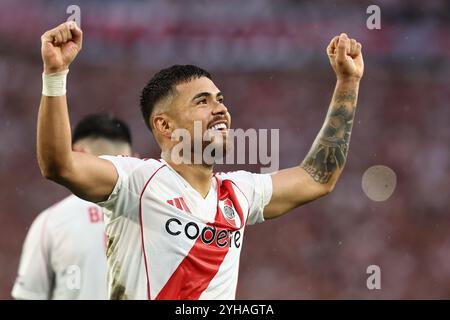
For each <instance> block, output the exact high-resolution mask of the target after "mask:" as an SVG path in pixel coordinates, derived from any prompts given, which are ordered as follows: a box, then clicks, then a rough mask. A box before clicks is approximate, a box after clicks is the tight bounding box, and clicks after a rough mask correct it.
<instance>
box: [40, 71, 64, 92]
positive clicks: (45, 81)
mask: <svg viewBox="0 0 450 320" xmlns="http://www.w3.org/2000/svg"><path fill="white" fill-rule="evenodd" d="M68 73H69V69H65V70H63V71H60V72H54V73H45V71H44V73H43V74H42V95H43V96H47V97H61V96H65V95H66V82H67V74H68Z"/></svg>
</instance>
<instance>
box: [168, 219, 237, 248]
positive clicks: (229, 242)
mask: <svg viewBox="0 0 450 320" xmlns="http://www.w3.org/2000/svg"><path fill="white" fill-rule="evenodd" d="M166 231H167V233H168V234H170V235H171V236H179V235H182V236H185V237H187V238H188V239H190V240H195V239H197V238H198V237H200V239H201V240H202V242H203V243H204V244H207V245H210V244H215V245H217V246H218V247H220V248H223V247H225V246H229V247H231V246H234V247H235V248H239V247H240V246H241V232H240V230H235V231H233V230H228V229H221V228H216V227H215V226H210V225H207V226H205V227H203V228H201V227H200V226H199V225H198V224H197V223H195V222H193V221H190V222H188V223H186V224H185V225H183V223H182V222H181V221H180V220H179V219H177V218H170V219H168V220H167V222H166Z"/></svg>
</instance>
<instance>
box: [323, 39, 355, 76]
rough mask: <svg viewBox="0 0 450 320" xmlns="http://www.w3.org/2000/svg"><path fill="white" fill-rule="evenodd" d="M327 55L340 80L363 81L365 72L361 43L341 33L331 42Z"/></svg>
mask: <svg viewBox="0 0 450 320" xmlns="http://www.w3.org/2000/svg"><path fill="white" fill-rule="evenodd" d="M327 54H328V58H330V63H331V66H332V67H333V70H334V72H335V73H336V76H337V78H338V80H349V79H350V80H359V79H361V77H362V75H363V72H364V61H363V57H362V53H361V43H359V42H357V41H356V40H355V39H349V38H348V37H347V35H346V34H345V33H341V35H340V36H336V37H334V38H333V39H332V40H331V42H330V44H329V45H328V47H327Z"/></svg>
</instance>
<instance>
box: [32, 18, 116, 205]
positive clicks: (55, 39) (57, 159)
mask: <svg viewBox="0 0 450 320" xmlns="http://www.w3.org/2000/svg"><path fill="white" fill-rule="evenodd" d="M82 37H83V35H82V32H81V30H80V29H79V28H78V27H77V26H76V24H75V23H74V22H66V23H63V24H61V25H59V26H58V27H56V28H54V29H52V30H49V31H47V32H45V33H44V34H43V35H42V37H41V41H42V47H41V53H42V60H43V62H44V74H43V87H44V88H43V94H42V98H41V104H40V107H39V115H38V124H37V158H38V163H39V168H40V169H41V173H42V175H43V176H44V177H45V178H47V179H50V180H53V181H55V182H57V183H59V184H61V185H63V186H65V187H67V188H68V189H69V190H70V191H72V192H73V193H74V194H76V195H77V196H79V197H81V198H83V199H85V200H88V201H102V200H105V199H106V198H107V197H108V195H109V194H110V193H111V191H112V190H113V188H114V185H115V183H116V181H117V178H118V175H117V171H116V169H115V168H114V166H113V164H112V163H111V162H109V161H107V160H103V159H100V158H97V157H96V156H93V155H89V154H86V153H81V152H74V151H72V138H71V131H70V122H69V114H68V110H67V99H66V95H65V77H66V74H67V72H68V68H69V65H70V63H71V62H72V61H73V60H74V59H75V57H76V55H77V54H78V52H79V51H80V50H81V46H82ZM88 102H89V101H88Z"/></svg>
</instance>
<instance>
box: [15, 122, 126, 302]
mask: <svg viewBox="0 0 450 320" xmlns="http://www.w3.org/2000/svg"><path fill="white" fill-rule="evenodd" d="M72 141H73V150H76V151H77V152H83V153H88V154H91V155H94V156H99V155H117V154H123V155H130V153H131V135H130V131H129V129H128V127H127V125H126V124H125V123H124V122H122V121H121V120H119V119H116V118H113V117H112V116H110V115H107V114H95V115H90V116H87V117H85V118H84V119H82V120H81V121H80V123H79V124H78V125H77V126H76V128H75V130H74V133H73V139H72ZM105 251H106V241H105V230H104V223H103V212H102V209H101V208H100V207H99V206H97V205H95V204H93V203H91V202H87V201H85V200H82V199H80V198H78V197H76V196H74V195H72V196H69V197H67V198H65V199H64V200H62V201H60V202H58V203H57V204H55V205H53V206H52V207H50V208H48V209H47V210H45V211H43V212H42V213H41V214H39V216H38V217H37V218H36V220H35V221H34V222H33V224H32V226H31V228H30V230H29V232H28V235H27V237H26V240H25V243H24V246H23V250H22V257H21V261H20V266H19V273H18V277H17V279H16V282H15V285H14V288H13V291H12V296H13V297H14V298H16V299H33V300H37V299H39V300H40V299H55V300H56V299H58V300H59V299H70V300H72V299H89V300H93V299H107V281H106V278H107V277H106V274H107V267H106V254H105V253H106V252H105Z"/></svg>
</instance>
